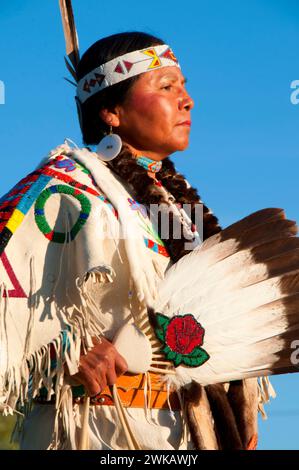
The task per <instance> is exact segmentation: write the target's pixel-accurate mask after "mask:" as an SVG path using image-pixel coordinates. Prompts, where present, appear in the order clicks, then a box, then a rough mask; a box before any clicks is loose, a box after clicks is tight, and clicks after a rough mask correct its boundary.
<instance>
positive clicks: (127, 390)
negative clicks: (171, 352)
mask: <svg viewBox="0 0 299 470" xmlns="http://www.w3.org/2000/svg"><path fill="white" fill-rule="evenodd" d="M149 377H150V384H151V390H147V402H148V406H149V408H156V409H168V408H169V405H168V400H169V404H170V406H171V409H172V410H174V411H175V410H180V409H181V405H180V401H179V398H178V395H177V393H176V392H174V391H171V392H170V393H168V392H167V387H166V384H165V383H162V382H161V380H160V378H161V376H160V374H155V373H152V372H149ZM145 380H146V379H145V375H144V374H138V375H131V374H124V375H121V376H120V377H118V379H117V382H116V386H117V391H118V395H119V398H120V400H121V402H122V405H123V407H124V408H144V405H145V393H144V386H145ZM73 396H74V399H73V401H74V403H76V404H83V403H84V388H83V387H82V386H80V387H73ZM35 402H37V403H41V404H51V403H55V397H52V398H51V400H50V401H47V400H46V397H43V396H39V397H38V398H36V399H35ZM90 404H91V405H109V406H114V401H113V397H112V393H111V391H110V388H109V386H108V387H106V388H104V390H103V391H102V392H101V393H99V394H98V395H96V396H95V397H92V398H91V399H90Z"/></svg>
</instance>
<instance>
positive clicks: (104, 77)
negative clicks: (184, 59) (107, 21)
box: [77, 44, 180, 103]
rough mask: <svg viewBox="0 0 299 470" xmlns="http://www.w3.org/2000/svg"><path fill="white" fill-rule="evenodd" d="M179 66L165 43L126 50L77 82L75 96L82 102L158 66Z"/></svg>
mask: <svg viewBox="0 0 299 470" xmlns="http://www.w3.org/2000/svg"><path fill="white" fill-rule="evenodd" d="M170 66H176V67H180V66H179V63H178V60H177V58H176V57H175V55H174V53H173V51H172V50H171V48H170V47H169V46H167V44H161V45H157V46H154V47H148V48H145V49H142V50H137V51H133V52H128V53H126V54H123V55H122V56H119V57H116V58H115V59H112V60H110V61H108V62H106V63H105V64H102V65H100V66H98V67H96V68H95V69H94V70H92V71H91V72H89V73H88V74H86V75H85V76H84V77H83V78H82V79H81V80H79V82H78V86H77V96H78V98H79V100H80V102H81V103H84V101H86V100H87V99H88V98H89V97H91V96H93V95H94V94H95V93H97V92H99V91H100V90H103V89H104V88H107V87H109V86H112V85H114V84H116V83H119V82H121V81H122V80H126V79H127V78H131V77H134V76H135V75H139V74H141V73H144V72H150V71H152V70H155V69H157V68H160V67H170Z"/></svg>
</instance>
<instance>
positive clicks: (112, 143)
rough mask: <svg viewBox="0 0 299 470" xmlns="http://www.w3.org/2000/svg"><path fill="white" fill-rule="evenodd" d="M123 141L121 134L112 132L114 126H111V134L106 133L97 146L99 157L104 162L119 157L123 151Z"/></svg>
mask: <svg viewBox="0 0 299 470" xmlns="http://www.w3.org/2000/svg"><path fill="white" fill-rule="evenodd" d="M121 147H122V141H121V138H120V137H119V135H117V134H113V133H112V126H110V131H109V134H108V135H106V136H105V137H104V138H103V139H102V140H101V142H100V143H99V144H98V146H97V150H96V153H97V154H98V156H99V158H100V159H101V160H103V161H104V162H109V161H110V160H113V158H115V157H117V155H118V154H119V152H120V151H121Z"/></svg>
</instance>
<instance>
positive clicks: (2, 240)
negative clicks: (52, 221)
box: [0, 171, 51, 253]
mask: <svg viewBox="0 0 299 470" xmlns="http://www.w3.org/2000/svg"><path fill="white" fill-rule="evenodd" d="M50 180H51V177H50V176H46V175H42V174H41V173H40V171H34V172H33V173H30V175H28V176H26V177H25V178H23V179H22V180H21V181H20V182H19V183H18V184H16V186H14V187H13V189H12V190H11V191H9V192H8V193H7V194H5V195H4V196H3V197H2V198H1V199H0V217H1V218H0V253H2V252H3V251H4V249H5V247H6V245H7V243H8V242H9V240H10V238H11V237H12V235H13V233H14V232H15V231H16V230H17V228H18V227H19V225H20V224H21V223H22V221H23V219H24V217H25V215H26V214H27V212H28V211H29V209H30V208H31V206H32V205H33V204H34V202H35V200H36V198H37V197H38V195H39V194H40V192H41V191H42V190H43V189H44V187H45V186H46V185H47V184H48V182H49V181H50Z"/></svg>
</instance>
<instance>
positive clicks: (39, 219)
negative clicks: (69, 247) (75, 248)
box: [34, 184, 91, 243]
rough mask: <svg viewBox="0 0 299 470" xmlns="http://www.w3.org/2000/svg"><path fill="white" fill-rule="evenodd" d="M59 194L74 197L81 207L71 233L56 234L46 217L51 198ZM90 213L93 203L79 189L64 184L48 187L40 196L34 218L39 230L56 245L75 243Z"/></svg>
mask: <svg viewBox="0 0 299 470" xmlns="http://www.w3.org/2000/svg"><path fill="white" fill-rule="evenodd" d="M57 193H59V194H67V195H68V196H73V197H74V198H75V199H77V201H79V203H80V205H81V211H80V214H79V217H78V219H77V221H76V223H75V225H74V226H73V227H72V229H71V230H70V232H69V233H68V232H55V231H54V230H52V229H51V227H50V226H49V224H48V222H47V220H46V217H45V210H44V208H45V204H46V202H47V201H48V199H49V197H50V196H52V195H53V194H57ZM90 211H91V203H90V201H89V199H88V198H87V197H86V196H85V195H84V194H82V193H81V192H80V191H78V189H75V188H72V187H70V186H66V185H63V184H58V185H54V186H50V187H48V188H47V189H45V190H44V191H43V192H42V193H41V194H40V195H39V197H38V198H37V200H36V203H35V211H34V216H35V221H36V224H37V226H38V228H39V229H40V231H41V232H42V233H43V234H44V235H45V237H46V238H48V240H51V241H52V242H55V243H64V242H70V241H73V240H74V239H75V238H76V236H77V234H78V232H79V231H80V230H81V228H82V227H83V225H84V224H85V223H86V221H87V219H88V217H89V214H90Z"/></svg>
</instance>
